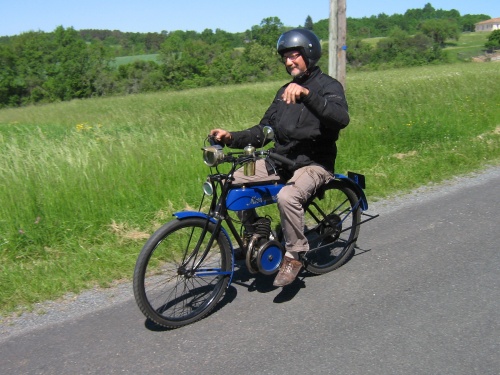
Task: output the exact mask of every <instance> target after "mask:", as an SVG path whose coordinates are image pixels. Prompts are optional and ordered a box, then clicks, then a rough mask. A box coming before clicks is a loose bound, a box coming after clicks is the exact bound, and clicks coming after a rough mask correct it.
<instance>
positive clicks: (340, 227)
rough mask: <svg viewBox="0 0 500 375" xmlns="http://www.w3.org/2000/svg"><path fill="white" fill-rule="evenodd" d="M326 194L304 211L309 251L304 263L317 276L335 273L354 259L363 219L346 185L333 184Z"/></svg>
mask: <svg viewBox="0 0 500 375" xmlns="http://www.w3.org/2000/svg"><path fill="white" fill-rule="evenodd" d="M323 193H324V194H321V195H320V197H321V198H320V197H316V198H315V199H314V200H313V201H312V202H310V203H309V204H308V205H307V206H306V208H305V211H306V212H305V224H306V229H305V234H306V237H307V238H308V241H309V249H310V250H309V251H308V252H307V253H306V254H305V255H304V257H303V260H304V267H305V269H306V270H308V271H309V272H311V273H314V274H322V273H326V272H330V271H333V270H335V269H337V268H339V267H340V266H342V265H343V264H344V263H345V262H346V261H347V260H348V259H349V258H350V257H351V256H352V254H353V252H354V247H355V246H356V240H357V239H358V234H359V222H360V219H361V208H360V206H359V199H358V197H357V195H356V193H355V192H354V191H353V190H351V189H350V188H349V187H348V186H347V185H346V184H345V183H343V182H342V181H337V180H335V181H332V182H331V183H329V184H328V185H327V186H326V188H325V190H324V192H323Z"/></svg>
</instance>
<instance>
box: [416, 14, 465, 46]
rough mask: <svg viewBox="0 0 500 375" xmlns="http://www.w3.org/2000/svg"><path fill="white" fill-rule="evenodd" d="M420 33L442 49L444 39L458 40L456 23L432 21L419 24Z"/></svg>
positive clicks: (458, 31) (458, 33) (458, 32)
mask: <svg viewBox="0 0 500 375" xmlns="http://www.w3.org/2000/svg"><path fill="white" fill-rule="evenodd" d="M420 31H421V32H422V33H424V34H425V35H427V36H428V37H430V38H432V40H433V41H434V43H436V44H438V45H439V46H441V47H444V45H445V41H446V39H455V40H458V39H459V37H460V28H459V26H458V24H457V22H456V21H452V20H444V19H442V20H440V19H432V20H427V21H424V22H422V23H421V24H420Z"/></svg>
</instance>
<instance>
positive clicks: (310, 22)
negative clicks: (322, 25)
mask: <svg viewBox="0 0 500 375" xmlns="http://www.w3.org/2000/svg"><path fill="white" fill-rule="evenodd" d="M313 27H314V23H313V20H312V18H311V16H307V18H306V22H305V23H304V29H307V30H311V31H312V29H313Z"/></svg>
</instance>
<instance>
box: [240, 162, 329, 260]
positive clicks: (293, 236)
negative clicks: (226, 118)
mask: <svg viewBox="0 0 500 375" xmlns="http://www.w3.org/2000/svg"><path fill="white" fill-rule="evenodd" d="M234 178H235V181H234V183H236V184H242V183H245V182H255V181H277V180H279V177H278V176H275V175H271V176H269V175H268V173H267V169H266V166H265V162H264V160H263V159H260V160H257V163H256V166H255V176H245V175H244V174H243V170H242V169H239V170H237V171H236V172H235V173H234ZM332 178H333V175H332V174H331V173H330V172H328V171H327V170H326V169H324V168H323V167H320V166H317V165H313V166H308V167H302V168H299V169H297V170H296V171H295V172H294V174H293V176H292V178H291V179H290V180H289V181H288V182H287V184H286V185H285V186H284V187H283V188H282V189H281V190H280V192H279V193H278V209H279V212H280V219H281V227H282V229H283V234H284V237H285V249H286V251H287V255H288V256H290V257H293V258H295V259H297V258H298V253H299V252H303V251H307V250H309V244H308V242H307V238H306V237H305V236H304V209H303V206H302V205H303V204H304V203H305V202H306V201H307V200H308V199H309V198H310V197H311V195H313V194H315V193H316V190H317V189H318V188H319V187H320V186H322V185H323V184H326V183H327V182H329V181H330V180H331V179H332ZM238 217H239V218H240V219H241V221H242V223H243V225H245V224H251V223H253V222H254V221H255V220H256V219H257V217H258V216H257V213H256V212H255V210H254V209H250V210H246V211H240V212H239V213H238Z"/></svg>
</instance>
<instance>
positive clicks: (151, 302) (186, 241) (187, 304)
mask: <svg viewBox="0 0 500 375" xmlns="http://www.w3.org/2000/svg"><path fill="white" fill-rule="evenodd" d="M214 229H215V224H214V223H212V222H208V221H207V220H206V219H204V218H188V219H183V220H178V219H176V220H173V221H171V222H169V223H167V224H165V225H164V226H162V227H161V228H160V229H158V230H157V231H156V232H155V233H154V234H153V235H152V236H151V238H150V239H149V240H148V241H147V242H146V244H145V245H144V247H143V249H142V251H141V253H140V254H139V257H138V259H137V262H136V266H135V270H134V295H135V299H136V302H137V305H138V306H139V308H140V309H141V311H142V312H143V314H144V315H145V316H146V317H148V318H149V319H151V320H152V321H154V322H155V323H157V324H159V325H161V326H164V327H170V328H174V327H180V326H183V325H186V324H190V323H193V322H195V321H196V320H199V319H201V318H203V317H204V316H206V315H207V314H208V313H210V311H212V309H213V308H214V307H215V306H216V304H217V302H218V301H219V300H220V298H221V297H222V295H223V294H224V291H225V289H226V287H227V285H228V282H229V278H230V274H231V269H232V268H231V267H232V264H231V251H230V246H229V243H228V240H227V238H226V237H225V236H224V234H223V233H222V232H219V234H218V236H217V237H216V238H215V239H214V240H213V241H212V244H211V245H210V247H209V248H208V246H209V241H210V240H211V238H212V235H213V232H214ZM207 248H208V250H207V252H206V255H205V256H203V255H204V252H205V250H206V249H207Z"/></svg>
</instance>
